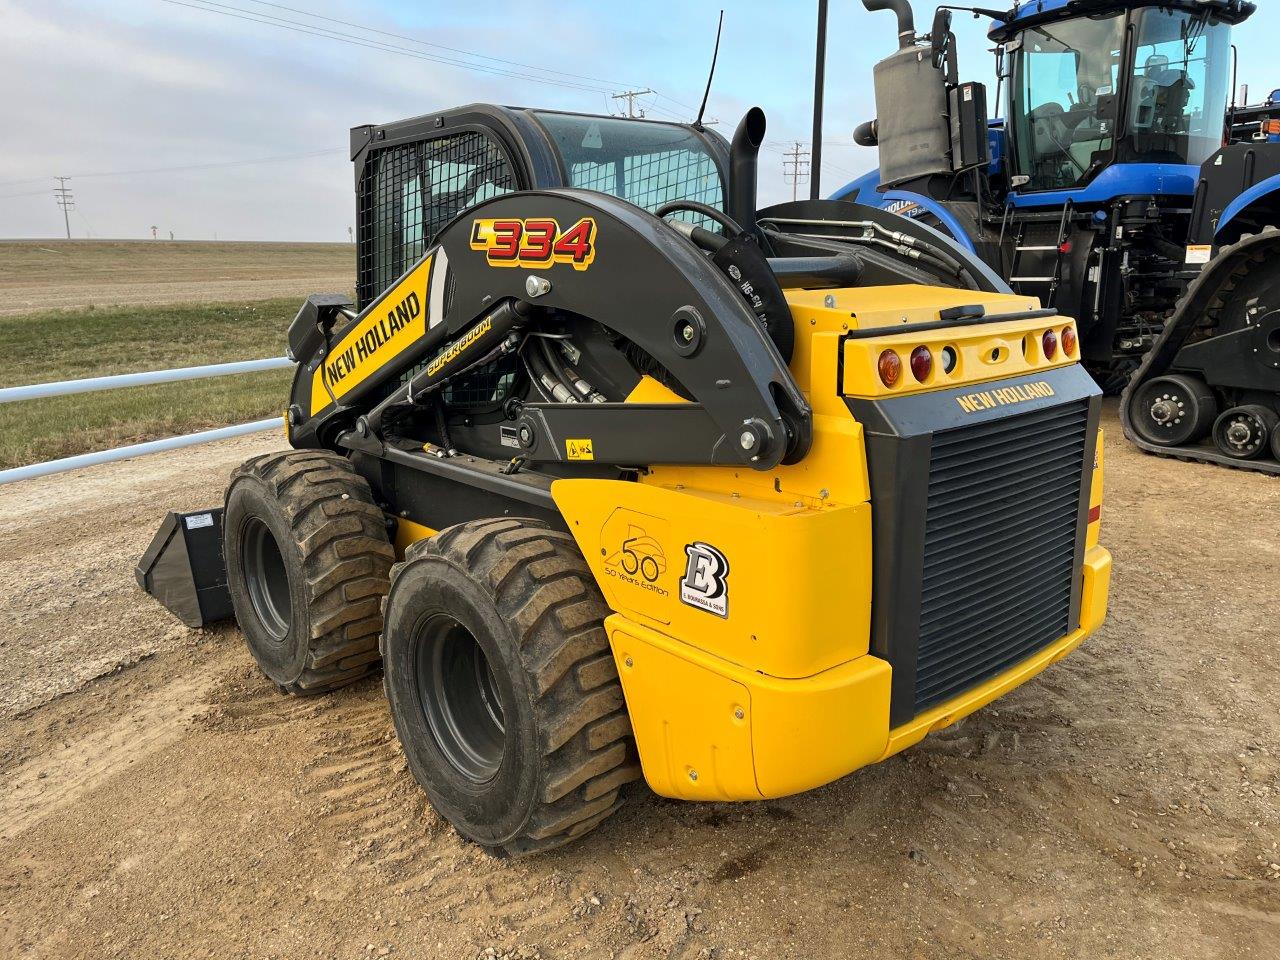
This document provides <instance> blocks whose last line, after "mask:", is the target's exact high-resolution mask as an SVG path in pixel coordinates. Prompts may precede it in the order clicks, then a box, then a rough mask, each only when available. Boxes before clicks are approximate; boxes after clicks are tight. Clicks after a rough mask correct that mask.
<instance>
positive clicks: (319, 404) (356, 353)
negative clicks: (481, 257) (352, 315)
mask: <svg viewBox="0 0 1280 960" xmlns="http://www.w3.org/2000/svg"><path fill="white" fill-rule="evenodd" d="M442 260H443V253H442V252H441V251H436V252H435V253H432V254H428V255H427V256H426V257H424V258H423V259H422V260H421V261H419V262H418V264H417V265H416V266H415V267H414V268H413V269H412V270H410V271H409V272H408V273H407V274H405V275H404V276H403V277H402V278H401V279H400V281H399V282H398V283H397V284H396V285H395V286H394V287H392V288H391V289H390V290H388V291H387V293H386V294H385V295H384V296H383V297H382V298H381V299H380V300H378V301H377V302H376V303H375V304H374V305H373V306H371V307H370V308H369V309H368V310H367V312H366V315H365V316H363V317H362V318H361V319H360V320H359V322H358V323H356V324H355V326H353V327H352V328H351V329H350V330H348V331H347V333H346V334H345V335H344V336H343V337H342V339H341V340H339V341H338V342H337V343H336V344H334V346H333V349H332V350H330V351H329V353H328V355H327V356H325V357H324V359H323V360H322V361H321V363H320V364H319V365H318V366H317V367H316V371H315V374H314V377H313V379H312V383H311V412H312V413H316V412H317V411H319V410H322V409H323V408H325V407H327V406H328V405H329V404H330V403H332V402H333V401H335V400H340V399H341V398H342V397H343V396H344V395H345V394H347V393H348V392H350V391H351V390H353V389H354V388H355V387H357V386H358V385H359V384H361V383H363V382H364V381H365V380H366V379H368V378H369V377H371V376H373V375H375V374H377V372H378V371H379V370H382V369H383V368H384V367H385V366H386V365H387V364H388V363H390V362H391V361H392V360H394V359H395V358H396V357H398V356H399V355H400V354H401V353H403V352H404V351H405V350H407V349H409V348H410V347H412V346H413V345H414V344H416V343H418V342H420V341H421V339H422V337H423V336H424V335H425V334H426V332H427V323H428V319H429V318H428V314H429V313H430V312H431V310H432V309H439V304H438V303H437V302H436V301H438V300H439V299H440V297H439V295H438V290H437V288H438V287H439V286H440V282H439V279H438V278H437V277H436V275H435V272H434V271H433V265H434V264H435V263H437V262H440V261H442ZM430 320H431V322H436V318H435V317H432V318H430Z"/></svg>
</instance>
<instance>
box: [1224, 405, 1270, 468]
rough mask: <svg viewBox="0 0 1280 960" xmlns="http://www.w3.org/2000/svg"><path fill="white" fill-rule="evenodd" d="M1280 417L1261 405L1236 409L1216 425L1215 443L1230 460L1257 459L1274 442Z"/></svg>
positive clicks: (1225, 414)
mask: <svg viewBox="0 0 1280 960" xmlns="http://www.w3.org/2000/svg"><path fill="white" fill-rule="evenodd" d="M1277 425H1280V414H1277V413H1276V412H1275V411H1274V410H1269V409H1268V408H1266V407H1262V406H1258V405H1257V404H1254V405H1251V406H1247V407H1232V408H1231V409H1230V410H1228V411H1227V412H1226V413H1224V414H1223V415H1222V416H1220V417H1219V418H1218V422H1217V423H1215V424H1214V425H1213V442H1214V443H1216V444H1217V445H1218V449H1219V450H1221V451H1222V452H1223V453H1225V454H1226V455H1227V456H1229V457H1235V458H1236V459H1237V460H1253V459H1255V458H1256V457H1259V456H1261V455H1262V453H1263V451H1264V450H1266V449H1267V447H1268V446H1269V444H1270V443H1271V435H1272V434H1273V433H1274V432H1275V430H1276V427H1277Z"/></svg>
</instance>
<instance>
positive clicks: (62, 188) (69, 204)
mask: <svg viewBox="0 0 1280 960" xmlns="http://www.w3.org/2000/svg"><path fill="white" fill-rule="evenodd" d="M53 179H55V180H57V181H58V185H57V186H56V187H54V188H53V200H54V203H56V204H57V205H58V206H60V207H61V208H62V223H63V225H64V226H65V227H66V228H67V239H68V240H70V239H71V217H70V215H69V214H68V213H67V211H68V210H74V209H75V206H76V198H75V194H73V193H72V192H71V188H70V187H68V186H67V181H68V180H70V179H71V178H70V177H54V178H53Z"/></svg>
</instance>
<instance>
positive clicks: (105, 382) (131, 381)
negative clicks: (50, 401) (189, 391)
mask: <svg viewBox="0 0 1280 960" xmlns="http://www.w3.org/2000/svg"><path fill="white" fill-rule="evenodd" d="M292 366H293V361H292V360H289V359H288V358H287V357H268V358H267V359H265V360H240V361H237V362H235V363H210V364H206V365H204V366H201V367H178V368H177V369H174V370H148V371H146V372H145V373H122V374H118V375H116V376H113V377H87V378H85V379H84V380H58V381H56V382H54V383H33V384H30V385H29V386H24V387H0V403H14V402H15V401H18V400H39V399H42V398H44V397H65V396H68V395H69V394H73V393H93V392H94V391H96V390H118V389H120V388H121V387H145V386H147V385H148V384H152V383H174V382H177V381H179V380H203V379H205V378H207V377H229V376H232V375H234V374H237V373H256V372H257V371H259V370H283V369H285V368H287V367H292Z"/></svg>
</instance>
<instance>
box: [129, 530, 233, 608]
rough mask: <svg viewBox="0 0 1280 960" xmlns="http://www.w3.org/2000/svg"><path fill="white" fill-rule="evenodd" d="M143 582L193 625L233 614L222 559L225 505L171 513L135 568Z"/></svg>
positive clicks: (143, 584) (161, 600)
mask: <svg viewBox="0 0 1280 960" xmlns="http://www.w3.org/2000/svg"><path fill="white" fill-rule="evenodd" d="M134 572H135V574H136V575H137V578H138V586H140V587H142V589H143V590H145V591H147V593H149V594H151V595H152V596H153V597H155V598H156V599H157V600H159V601H160V602H161V603H162V604H164V605H165V606H166V607H168V608H169V610H170V611H171V612H172V613H173V614H174V615H175V616H176V617H177V618H178V619H179V620H181V621H182V622H183V623H185V624H186V625H187V626H188V627H204V626H208V625H209V624H211V623H217V622H218V621H219V620H227V619H229V618H231V617H232V616H234V613H233V611H232V608H231V594H230V593H229V592H228V591H227V565H226V564H225V563H223V561H222V508H221V507H217V508H216V509H213V510H200V511H197V512H195V513H170V514H169V515H168V516H167V517H165V518H164V523H162V524H160V529H159V530H158V531H157V532H156V535H155V539H153V540H152V541H151V546H149V547H147V552H146V553H144V554H143V555H142V559H141V560H139V561H138V568H137V570H136V571H134Z"/></svg>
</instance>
